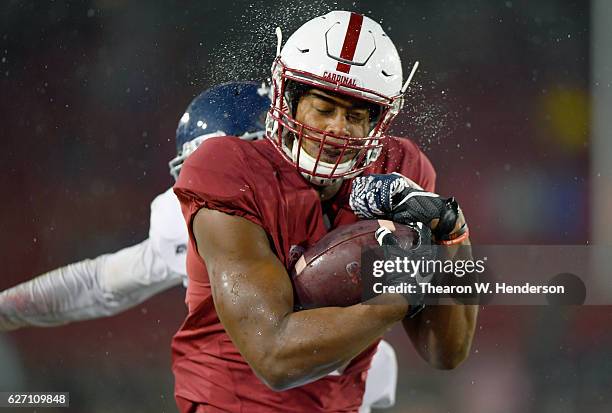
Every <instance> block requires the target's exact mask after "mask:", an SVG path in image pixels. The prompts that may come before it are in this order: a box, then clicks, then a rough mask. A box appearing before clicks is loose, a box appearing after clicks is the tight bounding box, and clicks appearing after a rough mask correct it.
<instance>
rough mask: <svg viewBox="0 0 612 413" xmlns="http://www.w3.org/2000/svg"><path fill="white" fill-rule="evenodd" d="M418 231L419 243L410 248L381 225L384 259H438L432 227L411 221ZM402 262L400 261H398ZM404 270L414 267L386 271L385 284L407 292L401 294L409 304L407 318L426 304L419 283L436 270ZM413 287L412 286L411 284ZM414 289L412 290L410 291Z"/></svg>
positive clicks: (377, 236) (420, 260)
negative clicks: (432, 236) (402, 244)
mask: <svg viewBox="0 0 612 413" xmlns="http://www.w3.org/2000/svg"><path fill="white" fill-rule="evenodd" d="M411 226H412V227H413V228H414V229H415V231H416V232H417V234H418V239H417V242H416V245H415V246H413V247H412V248H410V249H403V248H401V247H400V245H399V240H398V239H397V237H396V236H395V235H393V233H392V232H391V231H389V230H388V229H387V228H385V227H381V228H379V229H378V230H377V231H376V240H377V241H378V244H379V245H380V246H381V247H383V249H384V254H385V260H387V261H392V262H398V261H399V262H402V261H404V260H406V259H407V260H409V261H414V262H423V261H429V260H432V259H434V258H435V252H434V250H433V249H432V246H431V230H430V229H429V228H428V227H427V226H424V225H423V224H420V223H419V224H411ZM398 265H399V263H398ZM404 269H411V270H413V269H414V267H410V266H408V265H399V267H398V268H395V270H394V271H390V272H387V271H385V273H384V284H385V285H387V286H394V287H401V288H402V290H403V291H404V292H403V293H402V295H403V296H404V298H406V300H407V301H408V303H409V304H410V309H409V310H408V314H407V317H409V318H410V317H414V316H415V315H416V314H418V313H419V312H420V311H421V310H422V309H423V308H424V307H425V305H424V298H425V295H424V294H423V292H422V290H421V287H420V286H419V284H420V283H423V282H429V281H430V280H431V278H432V277H433V272H426V268H425V267H419V270H418V271H417V272H414V271H402V270H404ZM409 286H410V287H409ZM410 288H411V290H410Z"/></svg>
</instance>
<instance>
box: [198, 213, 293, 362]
mask: <svg viewBox="0 0 612 413" xmlns="http://www.w3.org/2000/svg"><path fill="white" fill-rule="evenodd" d="M193 233H194V235H195V238H196V241H197V248H198V252H199V254H200V256H201V257H202V258H203V259H204V261H205V263H206V269H207V271H208V275H209V278H210V282H211V286H212V292H213V298H214V301H215V308H216V310H217V313H218V315H219V319H220V320H221V322H222V324H223V326H224V327H225V329H226V331H227V332H228V334H229V335H230V337H231V338H232V340H233V341H234V344H235V345H236V346H237V347H238V349H239V350H240V352H241V353H242V355H243V356H244V357H245V358H246V359H247V361H249V363H252V364H253V363H256V362H257V359H259V358H260V357H262V356H265V354H262V352H265V349H266V347H268V346H267V344H269V342H270V340H273V339H274V335H275V334H276V332H277V331H278V328H279V324H280V322H281V321H282V319H283V318H284V317H285V316H286V315H287V314H288V313H290V312H291V311H292V309H293V289H292V287H291V282H290V280H289V276H288V274H287V271H286V270H285V268H284V266H283V265H282V263H281V262H280V261H279V260H278V258H277V257H276V256H275V255H274V253H273V251H272V249H271V248H270V245H269V241H268V237H267V236H266V233H265V231H264V230H263V229H262V228H261V227H260V226H258V225H256V224H254V223H252V222H250V221H248V220H247V219H245V218H241V217H237V216H231V215H227V214H224V213H222V212H219V211H213V210H208V209H201V210H200V211H199V212H198V213H197V214H196V217H195V218H194V221H193Z"/></svg>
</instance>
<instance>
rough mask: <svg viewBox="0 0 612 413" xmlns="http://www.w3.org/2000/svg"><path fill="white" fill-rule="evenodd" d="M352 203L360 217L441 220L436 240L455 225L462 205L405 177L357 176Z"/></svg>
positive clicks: (400, 220)
mask: <svg viewBox="0 0 612 413" xmlns="http://www.w3.org/2000/svg"><path fill="white" fill-rule="evenodd" d="M349 204H350V206H351V208H352V209H353V211H354V212H355V214H356V215H357V216H359V217H360V218H386V219H390V220H392V221H395V222H398V223H400V224H408V223H411V222H422V223H423V224H426V225H429V224H430V222H431V221H432V220H433V219H436V218H437V219H439V223H438V226H437V227H436V230H435V231H434V235H435V237H436V239H444V238H445V237H446V236H447V235H448V234H450V233H451V232H452V231H453V229H454V228H455V224H456V222H457V217H458V213H459V212H458V211H459V206H458V205H457V202H456V201H455V199H454V198H448V199H445V198H441V197H440V196H439V195H438V194H434V193H433V192H427V191H425V190H423V189H422V188H421V187H419V186H418V185H416V184H415V183H414V182H412V181H410V180H408V179H407V178H405V177H404V176H402V175H400V174H397V173H392V174H385V175H366V176H358V177H357V178H355V179H354V180H353V186H352V189H351V195H350V198H349Z"/></svg>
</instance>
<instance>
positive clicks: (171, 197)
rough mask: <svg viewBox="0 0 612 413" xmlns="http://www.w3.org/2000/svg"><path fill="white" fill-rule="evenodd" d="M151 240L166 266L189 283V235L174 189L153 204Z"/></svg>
mask: <svg viewBox="0 0 612 413" xmlns="http://www.w3.org/2000/svg"><path fill="white" fill-rule="evenodd" d="M149 239H150V240H151V245H152V247H153V250H154V251H155V253H156V254H157V255H159V257H160V258H161V259H162V260H163V261H164V262H165V263H166V266H167V267H168V268H169V269H170V270H171V271H172V272H174V273H175V274H177V275H180V276H181V277H182V278H183V282H184V283H185V284H186V282H187V268H186V259H187V242H188V241H189V234H188V232H187V226H186V225H185V220H184V219H183V215H182V213H181V204H180V203H179V200H178V198H177V197H176V195H175V194H174V191H172V188H170V189H168V190H167V191H166V192H164V193H162V194H160V195H158V196H157V197H156V198H155V199H154V200H153V202H151V226H150V228H149Z"/></svg>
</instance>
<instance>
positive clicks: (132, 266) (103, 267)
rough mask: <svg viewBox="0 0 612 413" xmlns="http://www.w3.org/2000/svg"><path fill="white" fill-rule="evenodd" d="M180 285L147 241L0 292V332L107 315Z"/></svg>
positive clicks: (48, 273) (176, 277)
mask: <svg viewBox="0 0 612 413" xmlns="http://www.w3.org/2000/svg"><path fill="white" fill-rule="evenodd" d="M180 283H181V276H180V275H179V274H176V273H173V272H172V271H170V270H169V269H168V268H167V266H166V264H165V262H164V261H163V260H162V259H161V258H160V257H159V256H158V255H157V254H156V253H155V252H154V251H153V249H152V247H151V243H150V241H149V240H148V239H147V240H145V241H143V242H141V243H140V244H137V245H134V246H132V247H128V248H124V249H122V250H120V251H117V252H115V253H113V254H105V255H101V256H99V257H97V258H94V259H92V260H84V261H80V262H77V263H74V264H70V265H66V266H64V267H61V268H58V269H55V270H53V271H49V272H47V273H45V274H43V275H40V276H38V277H36V278H34V279H32V280H29V281H27V282H24V283H22V284H19V285H17V286H15V287H13V288H10V289H8V290H5V291H3V292H1V293H0V331H8V330H15V329H18V328H22V327H33V326H38V327H52V326H58V325H62V324H66V323H70V322H73V321H80V320H88V319H92V318H99V317H107V316H111V315H114V314H117V313H120V312H122V311H125V310H127V309H129V308H131V307H134V306H136V305H138V304H140V303H142V302H143V301H145V300H147V299H148V298H150V297H151V296H153V295H155V294H157V293H159V292H161V291H163V290H166V289H168V288H170V287H173V286H175V285H178V284H180Z"/></svg>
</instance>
